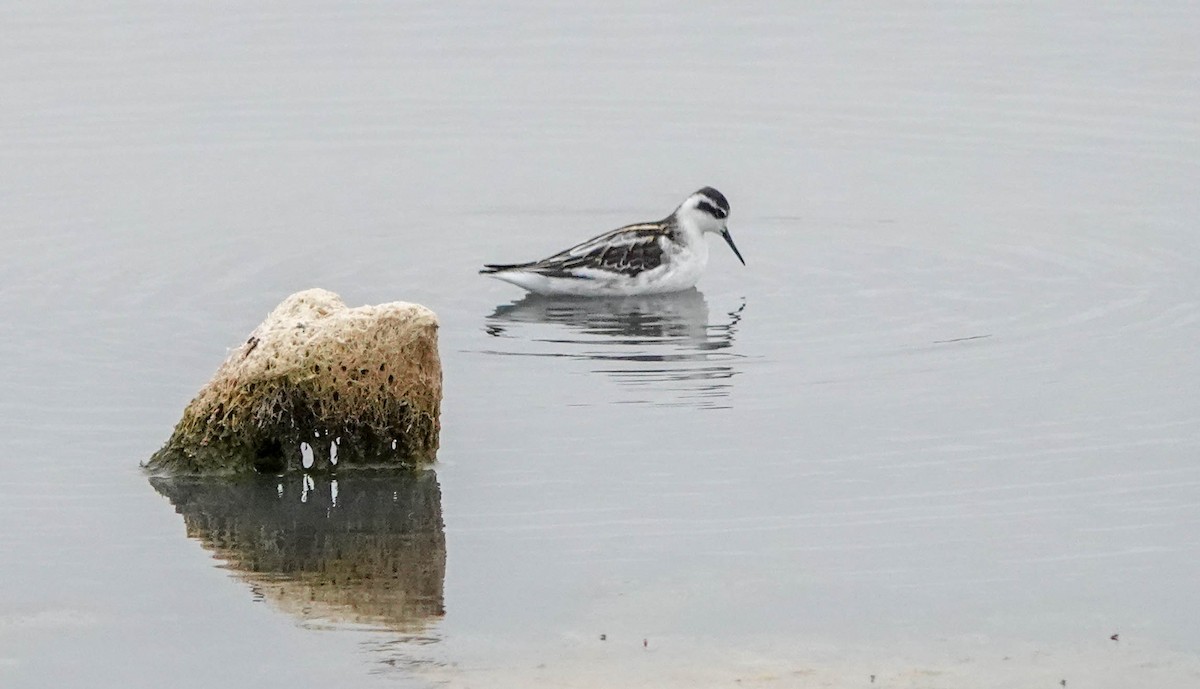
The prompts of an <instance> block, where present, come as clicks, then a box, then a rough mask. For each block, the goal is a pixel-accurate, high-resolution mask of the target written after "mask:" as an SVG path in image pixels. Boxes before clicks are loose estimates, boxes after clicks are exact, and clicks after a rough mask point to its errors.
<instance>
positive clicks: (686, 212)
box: [675, 193, 729, 234]
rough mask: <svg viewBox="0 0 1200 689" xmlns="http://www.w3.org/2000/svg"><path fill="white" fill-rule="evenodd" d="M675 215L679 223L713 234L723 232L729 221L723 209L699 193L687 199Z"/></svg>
mask: <svg viewBox="0 0 1200 689" xmlns="http://www.w3.org/2000/svg"><path fill="white" fill-rule="evenodd" d="M675 213H676V217H678V218H679V221H680V222H684V223H687V224H689V225H691V226H692V227H695V228H697V229H699V230H700V231H701V232H713V233H715V234H720V233H722V232H724V231H725V224H726V222H727V221H728V220H729V218H728V213H727V212H726V211H725V210H724V209H723V208H721V207H720V206H719V205H718V204H716V203H714V202H713V200H712V199H710V198H709V197H708V196H705V195H704V194H700V193H696V194H692V195H691V196H689V197H687V200H686V201H684V202H683V204H682V205H681V206H679V210H677V211H676V212H675ZM722 216H724V217H722Z"/></svg>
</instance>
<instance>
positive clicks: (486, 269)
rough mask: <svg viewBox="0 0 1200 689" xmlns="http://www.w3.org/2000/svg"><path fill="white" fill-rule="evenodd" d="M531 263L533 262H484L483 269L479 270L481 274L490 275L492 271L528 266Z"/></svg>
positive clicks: (497, 271)
mask: <svg viewBox="0 0 1200 689" xmlns="http://www.w3.org/2000/svg"><path fill="white" fill-rule="evenodd" d="M531 265H533V264H532V263H486V264H484V266H483V269H482V270H480V271H479V272H480V274H482V275H490V274H492V273H501V272H504V271H506V270H512V269H513V268H528V267H529V266H531Z"/></svg>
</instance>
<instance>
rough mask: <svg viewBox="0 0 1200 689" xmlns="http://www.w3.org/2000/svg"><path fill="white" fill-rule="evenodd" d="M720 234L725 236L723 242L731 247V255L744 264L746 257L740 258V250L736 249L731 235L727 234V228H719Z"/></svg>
mask: <svg viewBox="0 0 1200 689" xmlns="http://www.w3.org/2000/svg"><path fill="white" fill-rule="evenodd" d="M721 236H722V237H724V238H725V242H726V243H727V244H729V248H730V249H733V255H734V256H737V257H738V260H739V261H741V262H742V265H746V259H744V258H742V252H740V251H738V250H737V244H734V243H733V235H731V234H729V228H725V229H724V230H721Z"/></svg>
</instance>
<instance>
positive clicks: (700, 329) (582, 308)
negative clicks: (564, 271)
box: [485, 289, 746, 408]
mask: <svg viewBox="0 0 1200 689" xmlns="http://www.w3.org/2000/svg"><path fill="white" fill-rule="evenodd" d="M745 308H746V303H745V301H744V300H743V301H742V302H741V303H740V304H739V305H738V307H737V308H735V309H733V310H732V311H729V312H728V313H725V314H722V315H720V316H719V317H717V318H715V319H713V320H710V314H709V308H708V303H707V301H706V300H705V298H704V295H703V294H701V293H700V292H699V291H698V290H696V289H690V290H687V291H684V292H678V293H675V294H661V295H647V296H637V297H613V298H573V297H544V296H538V295H533V294H531V295H527V296H526V297H524V298H523V299H521V300H520V301H517V302H514V303H512V304H505V305H502V306H499V307H497V308H496V310H495V311H494V312H493V313H492V314H491V315H490V316H488V317H487V319H486V326H485V327H486V330H487V333H488V334H489V335H492V336H493V337H495V338H497V339H498V340H500V341H502V342H504V343H505V344H506V345H507V346H506V347H504V348H503V349H500V348H497V349H493V350H491V351H490V352H489V353H491V354H498V355H505V356H533V357H561V358H567V359H573V360H580V361H587V362H591V363H592V364H593V365H592V367H591V370H592V371H593V372H594V373H603V374H606V375H608V376H611V377H612V378H613V379H614V380H616V381H617V382H618V383H619V384H621V385H623V386H628V387H633V388H636V389H638V391H639V392H640V393H642V394H639V396H638V397H636V398H635V399H632V400H626V401H629V402H634V403H644V404H653V405H662V406H691V407H699V408H723V407H727V406H728V397H729V394H730V392H731V391H732V388H733V379H734V377H735V376H736V375H737V374H738V372H739V371H738V368H737V364H738V362H739V360H740V359H741V355H739V354H737V353H735V352H734V351H733V344H734V340H735V338H736V336H737V329H738V324H739V322H740V321H741V318H742V311H743V310H744V309H745ZM543 326H551V327H550V328H546V327H543Z"/></svg>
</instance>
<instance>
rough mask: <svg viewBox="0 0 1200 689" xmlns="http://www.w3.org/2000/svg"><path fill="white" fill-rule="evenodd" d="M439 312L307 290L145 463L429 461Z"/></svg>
mask: <svg viewBox="0 0 1200 689" xmlns="http://www.w3.org/2000/svg"><path fill="white" fill-rule="evenodd" d="M437 329H438V322H437V316H436V315H435V314H434V313H433V312H432V311H430V310H429V309H427V308H425V307H423V306H420V305H418V304H409V303H405V302H392V303H388V304H380V305H378V306H360V307H357V308H347V307H346V305H345V304H344V303H342V300H341V299H340V298H339V297H338V296H337V295H336V294H334V293H332V292H329V291H326V290H322V289H311V290H306V291H304V292H297V293H296V294H293V295H292V296H290V297H288V298H287V299H285V300H284V301H283V303H281V304H280V305H279V306H277V307H276V308H275V310H274V311H272V312H271V313H270V315H268V316H267V318H266V320H265V321H263V322H262V324H261V325H259V326H258V328H256V329H255V330H254V332H253V333H251V335H250V337H249V338H248V339H247V340H246V341H245V342H244V343H243V344H242V345H241V346H239V347H238V348H237V349H235V350H233V351H232V352H231V353H230V354H229V357H228V358H226V359H225V362H224V363H222V364H221V367H220V368H219V369H217V372H216V374H215V375H214V376H213V378H212V380H210V381H209V382H208V383H207V384H206V385H205V386H204V388H203V389H201V390H200V393H199V394H198V395H196V398H195V399H193V400H192V401H191V403H189V404H188V406H187V408H186V409H184V411H183V418H182V419H180V421H179V423H178V424H177V425H176V426H175V431H174V433H173V434H172V435H171V438H170V440H168V441H167V443H166V445H164V446H163V448H162V449H160V450H159V451H158V452H156V453H155V454H154V456H153V457H151V458H150V461H149V462H147V464H146V466H147V468H148V469H151V470H157V471H176V472H191V473H213V472H237V471H248V470H252V469H258V470H263V471H278V470H282V469H286V468H289V467H290V468H298V467H299V466H300V464H301V447H302V443H307V445H308V446H309V447H311V449H312V450H313V454H314V456H315V463H316V466H315V467H314V468H315V469H321V468H324V467H327V466H328V464H329V463H330V462H331V461H336V462H337V464H338V465H339V466H341V465H346V464H350V465H353V464H369V465H380V464H424V463H428V462H431V461H433V458H434V455H435V453H436V451H437V446H438V432H439V429H440V421H439V413H440V408H441V400H442V367H441V361H440V359H439V357H438V349H437Z"/></svg>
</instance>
